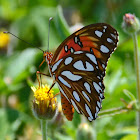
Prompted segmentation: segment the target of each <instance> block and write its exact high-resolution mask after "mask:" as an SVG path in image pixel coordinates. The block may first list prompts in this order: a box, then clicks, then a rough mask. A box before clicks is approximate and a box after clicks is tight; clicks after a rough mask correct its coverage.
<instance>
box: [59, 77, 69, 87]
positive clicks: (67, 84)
mask: <svg viewBox="0 0 140 140" xmlns="http://www.w3.org/2000/svg"><path fill="white" fill-rule="evenodd" d="M58 80H59V81H60V82H61V83H62V84H64V85H65V86H67V87H69V88H71V85H70V84H69V83H68V82H67V81H66V80H64V79H63V78H62V77H61V76H58Z"/></svg>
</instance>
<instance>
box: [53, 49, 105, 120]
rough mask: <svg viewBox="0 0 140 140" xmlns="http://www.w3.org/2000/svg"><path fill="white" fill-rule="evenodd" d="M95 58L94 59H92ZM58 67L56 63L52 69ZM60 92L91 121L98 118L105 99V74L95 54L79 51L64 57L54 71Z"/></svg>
mask: <svg viewBox="0 0 140 140" xmlns="http://www.w3.org/2000/svg"><path fill="white" fill-rule="evenodd" d="M92 58H94V59H92ZM54 67H56V63H55V64H54V65H53V67H52V69H54ZM52 74H53V75H55V80H56V81H57V83H58V85H59V89H60V92H61V93H62V94H63V95H64V96H65V98H66V99H67V100H68V101H69V103H70V104H72V105H73V107H74V108H75V109H76V111H77V112H78V113H80V114H84V115H85V116H86V117H87V118H88V120H89V121H92V120H94V119H96V117H97V114H98V112H99V110H100V108H101V102H102V99H104V95H103V92H104V85H103V75H102V72H101V71H100V70H99V68H98V59H97V60H96V58H95V57H94V54H92V53H90V52H86V51H78V52H75V53H74V54H69V55H68V56H65V57H63V58H62V60H61V62H60V63H59V65H57V68H56V69H55V70H54V71H53V73H52Z"/></svg>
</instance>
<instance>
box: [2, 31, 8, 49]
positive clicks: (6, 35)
mask: <svg viewBox="0 0 140 140" xmlns="http://www.w3.org/2000/svg"><path fill="white" fill-rule="evenodd" d="M9 41H10V36H9V34H4V33H3V32H0V48H4V47H6V46H7V45H8V43H9Z"/></svg>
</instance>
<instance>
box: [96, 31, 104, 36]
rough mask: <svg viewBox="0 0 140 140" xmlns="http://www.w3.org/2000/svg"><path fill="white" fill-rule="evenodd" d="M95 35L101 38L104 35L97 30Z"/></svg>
mask: <svg viewBox="0 0 140 140" xmlns="http://www.w3.org/2000/svg"><path fill="white" fill-rule="evenodd" d="M95 34H96V35H97V36H98V37H101V36H102V34H103V33H102V32H101V31H97V30H96V31H95Z"/></svg>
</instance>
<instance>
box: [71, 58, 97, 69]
mask: <svg viewBox="0 0 140 140" xmlns="http://www.w3.org/2000/svg"><path fill="white" fill-rule="evenodd" d="M73 66H74V68H76V69H78V70H83V71H94V67H93V66H92V65H91V64H90V63H89V62H87V61H86V68H85V67H84V64H83V61H81V60H79V61H77V62H75V63H74V64H73Z"/></svg>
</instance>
